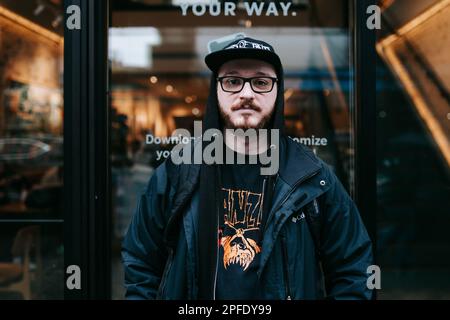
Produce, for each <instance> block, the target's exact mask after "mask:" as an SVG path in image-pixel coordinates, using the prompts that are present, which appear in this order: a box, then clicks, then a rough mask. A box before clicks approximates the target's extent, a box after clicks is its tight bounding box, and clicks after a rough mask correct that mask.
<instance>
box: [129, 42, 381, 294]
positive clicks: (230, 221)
mask: <svg viewBox="0 0 450 320" xmlns="http://www.w3.org/2000/svg"><path fill="white" fill-rule="evenodd" d="M205 61H206V64H207V65H208V67H209V68H210V69H211V71H212V73H213V75H212V78H211V90H210V96H209V99H208V103H207V108H206V112H205V117H204V122H203V124H204V129H205V131H206V130H208V129H219V130H220V131H221V132H222V133H223V134H224V136H225V138H224V141H225V147H224V149H226V151H227V152H231V153H232V154H233V157H237V156H239V155H242V154H243V155H244V156H245V157H247V158H249V157H252V156H259V155H260V154H261V153H263V152H267V153H274V152H278V156H279V169H278V170H277V172H275V174H271V175H267V176H264V175H261V170H260V169H261V168H262V166H263V165H262V164H261V163H260V162H257V163H256V164H242V165H238V164H228V163H225V164H220V163H219V164H212V165H207V164H205V163H202V164H179V165H175V164H174V163H173V162H172V161H171V160H170V159H169V160H167V161H166V162H165V163H164V164H163V165H161V166H160V167H158V168H157V169H156V173H155V174H154V175H153V177H152V178H151V180H150V182H149V185H148V188H147V190H146V191H145V193H144V194H143V195H142V196H141V199H140V202H139V205H138V207H137V211H136V214H135V216H134V218H133V221H132V223H131V225H130V228H129V231H128V233H127V236H126V237H125V239H124V242H123V260H124V266H125V284H126V289H127V292H126V296H127V298H129V299H155V298H156V299H321V298H325V297H326V298H330V299H369V298H371V296H372V292H371V291H370V290H369V289H368V288H367V285H366V281H367V277H368V274H367V267H368V266H369V265H371V264H372V259H373V258H372V248H371V242H370V239H369V237H368V235H367V232H366V230H365V227H364V225H363V223H362V221H361V218H360V216H359V213H358V210H357V208H356V207H355V205H354V203H353V201H352V200H351V198H350V197H349V196H348V194H347V193H346V192H345V190H344V188H343V186H342V185H341V183H340V182H339V181H338V179H337V178H336V176H335V175H334V174H333V173H332V171H331V170H330V168H329V167H328V166H327V165H326V164H325V163H324V162H322V161H321V160H320V159H318V158H317V157H316V156H315V155H314V154H313V153H312V152H311V151H310V150H309V149H308V148H306V147H305V146H303V145H301V144H298V143H296V142H294V141H293V140H291V139H290V138H288V137H286V136H285V135H284V134H283V127H284V118H283V113H284V86H283V82H284V80H283V69H282V65H281V62H280V59H279V57H278V55H277V54H276V53H275V52H274V49H273V47H272V46H270V45H269V44H267V43H265V42H263V41H260V40H255V39H251V38H244V39H238V40H236V41H234V42H232V43H230V44H229V45H227V46H225V48H223V49H222V50H219V51H216V52H213V53H210V54H209V55H208V56H207V57H206V58H205ZM227 129H243V130H247V129H270V130H278V132H279V137H280V138H279V141H273V140H275V139H272V140H270V141H268V142H267V143H264V142H262V143H258V144H257V145H256V146H255V144H254V143H250V142H249V140H248V139H246V138H245V137H243V136H242V135H237V134H233V132H231V133H230V132H229V130H227ZM275 137H276V136H275ZM233 142H234V143H233ZM274 142H275V143H274ZM184 151H185V150H184ZM275 159H276V158H275Z"/></svg>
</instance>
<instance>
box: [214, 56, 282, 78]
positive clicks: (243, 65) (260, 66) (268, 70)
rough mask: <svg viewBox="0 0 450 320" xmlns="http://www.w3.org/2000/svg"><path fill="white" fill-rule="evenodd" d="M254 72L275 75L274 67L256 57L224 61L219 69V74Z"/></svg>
mask: <svg viewBox="0 0 450 320" xmlns="http://www.w3.org/2000/svg"><path fill="white" fill-rule="evenodd" d="M224 73H226V74H235V75H239V74H249V73H252V74H255V75H270V76H272V75H276V72H275V68H274V67H273V66H272V65H271V64H269V63H267V62H265V61H261V60H256V59H236V60H231V61H228V62H225V63H224V64H223V65H222V66H221V67H220V69H219V74H224Z"/></svg>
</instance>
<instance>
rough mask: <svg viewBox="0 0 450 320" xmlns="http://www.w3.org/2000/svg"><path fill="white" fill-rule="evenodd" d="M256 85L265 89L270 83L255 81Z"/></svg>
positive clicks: (262, 80) (261, 80) (263, 80)
mask: <svg viewBox="0 0 450 320" xmlns="http://www.w3.org/2000/svg"><path fill="white" fill-rule="evenodd" d="M254 84H255V85H257V86H258V87H265V86H268V85H269V81H268V80H266V79H255V80H254Z"/></svg>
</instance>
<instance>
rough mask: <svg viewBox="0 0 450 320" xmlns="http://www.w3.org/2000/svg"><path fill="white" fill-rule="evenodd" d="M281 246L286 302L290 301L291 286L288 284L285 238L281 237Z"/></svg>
mask: <svg viewBox="0 0 450 320" xmlns="http://www.w3.org/2000/svg"><path fill="white" fill-rule="evenodd" d="M281 246H282V251H283V271H284V283H285V291H286V300H292V298H291V285H290V283H289V260H288V252H287V245H286V236H285V235H282V236H281Z"/></svg>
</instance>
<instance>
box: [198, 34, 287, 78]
mask: <svg viewBox="0 0 450 320" xmlns="http://www.w3.org/2000/svg"><path fill="white" fill-rule="evenodd" d="M235 59H256V60H262V61H265V62H267V63H269V64H271V65H273V66H274V67H275V70H276V72H277V73H279V71H280V70H281V61H280V57H279V56H278V55H277V54H276V53H275V50H274V49H273V47H272V46H271V45H270V44H268V43H267V42H264V41H261V40H256V39H252V38H248V37H246V38H242V39H237V40H235V41H233V42H231V43H229V44H227V45H225V47H224V48H222V49H221V50H217V51H214V52H212V53H210V54H208V55H207V56H206V57H205V63H206V65H207V66H208V68H209V69H211V71H213V72H215V73H217V72H218V71H219V68H220V67H221V66H222V65H223V64H224V63H225V62H228V61H230V60H235Z"/></svg>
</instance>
